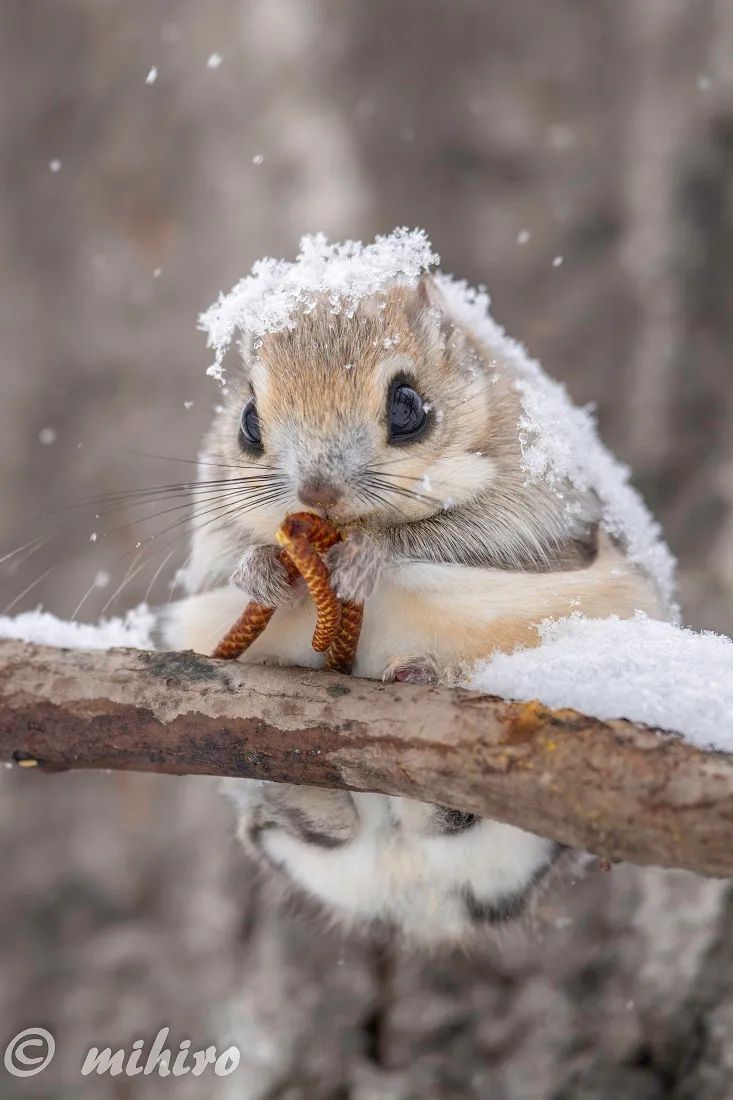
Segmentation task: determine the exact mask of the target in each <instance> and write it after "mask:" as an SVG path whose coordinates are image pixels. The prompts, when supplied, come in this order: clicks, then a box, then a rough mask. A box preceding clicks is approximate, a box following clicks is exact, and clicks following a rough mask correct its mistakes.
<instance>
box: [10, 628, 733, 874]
mask: <svg viewBox="0 0 733 1100" xmlns="http://www.w3.org/2000/svg"><path fill="white" fill-rule="evenodd" d="M0 758H3V759H4V760H6V761H15V762H16V763H18V764H21V765H24V766H26V767H28V766H36V765H37V766H39V767H41V768H44V769H52V770H59V769H66V768H123V769H130V770H133V771H156V772H166V773H169V774H175V775H189V774H196V775H220V776H238V777H247V778H257V779H269V780H274V781H275V782H280V783H304V784H308V785H311V786H319V787H345V788H349V789H351V790H368V791H379V792H382V793H384V794H392V795H405V796H407V797H410V798H416V799H420V800H422V801H428V802H437V803H440V804H442V805H447V806H452V807H454V808H456V809H461V810H467V811H472V812H474V813H477V814H480V815H482V816H485V817H493V818H497V819H498V820H500V821H506V822H509V823H510V824H512V825H518V826H521V827H522V828H524V829H527V830H529V831H531V832H536V833H540V834H542V835H545V836H549V837H553V838H554V839H556V840H559V841H562V842H563V843H565V844H569V845H572V846H573V847H576V848H583V849H586V850H588V851H591V852H594V853H596V854H597V855H599V856H602V857H605V858H608V859H625V860H629V861H631V862H632V863H642V864H656V865H658V866H667V867H685V868H689V869H690V870H693V871H697V872H699V873H701V874H706V875H714V876H733V755H725V754H722V753H704V752H700V751H699V750H697V749H695V748H693V747H691V746H690V745H687V744H685V743H684V742H682V741H681V740H679V739H677V738H674V737H672V736H670V735H663V734H662V735H660V733H659V732H657V731H653V730H649V729H646V728H645V727H638V726H634V725H632V724H631V723H629V722H626V721H612V722H600V721H598V720H597V719H595V718H587V717H585V716H583V715H581V714H578V713H576V712H575V711H571V710H562V711H552V710H549V709H548V708H546V707H544V706H541V705H540V704H538V703H512V702H507V701H505V700H502V699H497V698H494V697H493V696H488V695H479V694H477V693H475V692H469V691H463V690H460V689H452V688H432V687H428V688H426V687H416V686H410V685H407V684H381V683H378V682H375V681H372V680H359V679H352V678H347V677H345V676H341V675H339V674H338V673H328V672H321V671H314V670H309V669H300V668H290V669H285V668H271V667H265V666H261V665H246V664H240V663H238V662H231V663H225V662H221V661H214V660H211V659H210V658H207V657H200V656H197V655H195V654H192V653H152V652H145V651H141V652H138V651H136V650H124V649H118V650H109V651H96V652H85V651H81V650H58V649H48V648H45V647H40V646H34V645H26V644H24V643H22V642H13V641H2V642H0Z"/></svg>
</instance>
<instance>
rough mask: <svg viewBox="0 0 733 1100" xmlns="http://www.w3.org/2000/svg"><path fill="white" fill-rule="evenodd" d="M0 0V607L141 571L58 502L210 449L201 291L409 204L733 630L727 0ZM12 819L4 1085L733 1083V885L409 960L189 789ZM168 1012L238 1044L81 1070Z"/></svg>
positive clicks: (0, 888)
mask: <svg viewBox="0 0 733 1100" xmlns="http://www.w3.org/2000/svg"><path fill="white" fill-rule="evenodd" d="M0 13H1V15H2V33H1V34H0V141H1V143H2V154H1V156H2V162H1V170H2V191H1V193H0V271H1V272H2V288H3V289H2V295H0V363H1V364H2V391H1V392H2V400H1V401H0V458H1V461H0V487H1V494H2V495H1V498H0V499H2V502H3V507H2V511H1V512H0V558H2V557H3V554H5V553H7V552H8V551H10V550H12V549H13V548H14V547H16V546H17V545H19V544H21V543H23V542H24V541H25V540H26V539H29V538H31V537H34V536H35V535H36V534H39V533H46V534H48V535H53V536H54V537H53V538H52V539H51V540H50V541H49V543H48V544H47V545H45V546H43V547H42V548H41V549H40V550H39V551H38V552H37V553H36V554H34V555H33V556H32V557H31V558H29V559H28V560H27V561H22V560H21V559H22V557H23V555H19V556H17V555H16V556H15V557H13V558H12V559H10V560H9V561H7V562H5V563H4V564H3V565H0V596H1V597H2V599H0V607H2V606H4V605H5V604H11V603H13V601H15V600H16V598H17V597H18V596H19V595H20V594H21V593H22V592H23V591H24V589H25V588H26V587H27V586H28V585H34V587H32V588H31V589H30V590H29V591H28V592H27V593H26V594H25V595H24V596H23V597H22V598H21V599H20V600H19V601H18V602H17V603H16V604H15V605H14V610H15V611H17V610H20V609H21V608H28V607H33V606H35V605H36V604H37V603H39V602H43V604H44V605H45V606H47V607H49V608H50V609H52V610H54V611H56V612H57V613H59V614H61V615H69V614H71V613H72V612H73V610H74V609H75V607H76V606H77V604H78V602H79V600H80V599H81V597H82V596H83V595H84V593H85V592H86V591H87V589H88V588H89V586H90V584H91V583H92V581H93V579H94V577H95V575H96V573H97V570H99V569H100V568H102V567H104V568H105V569H108V570H109V572H110V573H111V574H112V581H111V585H110V586H108V587H107V588H106V589H104V590H103V591H102V590H100V591H95V592H93V593H92V595H91V596H90V597H89V599H88V600H87V602H86V604H85V605H84V608H83V613H82V617H85V616H86V617H88V618H95V617H96V615H98V614H99V612H100V610H101V608H102V605H103V604H104V603H106V601H107V600H108V599H109V598H110V596H112V595H113V594H114V592H115V589H116V587H117V585H118V583H119V582H120V581H121V580H123V579H124V577H125V574H126V571H127V570H128V569H130V563H131V562H132V561H134V562H135V563H137V564H139V562H138V559H137V558H135V550H136V543H137V542H138V541H140V540H141V539H144V538H145V537H146V535H148V534H150V533H152V532H153V531H155V530H156V526H155V521H150V520H149V521H148V522H147V523H144V524H142V525H139V524H136V523H134V522H133V521H134V520H135V519H136V518H137V517H139V516H140V513H139V512H134V511H128V510H126V509H123V510H121V511H120V512H118V513H116V514H115V515H114V516H111V517H103V519H102V521H97V520H95V517H94V511H95V508H94V507H93V508H92V509H91V512H90V511H89V510H86V511H81V512H77V511H70V512H65V511H58V510H59V509H60V508H63V507H64V506H65V505H66V504H68V503H70V502H72V501H75V500H78V499H80V498H83V497H85V496H90V495H92V494H98V493H106V492H110V491H114V490H119V489H128V488H136V487H141V486H145V485H154V484H162V483H166V482H169V481H177V480H183V479H185V478H187V477H188V476H190V472H191V470H192V469H193V468H192V467H190V466H188V465H186V464H185V462H181V463H176V462H171V461H169V460H170V459H174V458H175V459H182V460H189V461H190V460H191V459H193V458H195V455H196V452H197V446H198V441H199V438H200V436H201V434H202V432H203V431H204V430H205V428H206V425H207V421H208V417H209V415H210V410H211V407H212V405H213V404H215V403H216V401H217V392H216V387H215V384H214V383H213V382H211V381H210V380H208V379H206V377H205V373H204V370H205V367H206V365H207V364H208V362H209V355H208V353H207V351H206V349H205V346H204V340H203V337H202V335H201V334H200V333H199V332H197V331H196V327H195V325H196V316H197V314H198V312H199V311H200V310H201V309H203V308H205V307H206V306H207V305H208V304H209V302H210V301H211V300H212V299H213V298H214V297H215V296H216V294H217V293H218V291H219V290H220V289H228V288H229V287H230V285H231V284H232V283H233V282H234V281H235V280H236V279H237V278H238V277H239V276H241V275H242V274H244V273H245V271H246V270H247V269H248V268H249V266H250V265H251V263H252V262H253V261H254V260H255V259H257V258H258V257H260V256H261V255H265V254H270V255H283V256H288V257H289V256H292V255H293V254H294V253H295V251H296V250H297V242H298V238H299V236H300V235H301V234H302V233H304V232H309V231H315V230H323V231H324V232H325V233H326V234H328V235H329V236H330V237H332V238H334V239H342V238H343V237H346V236H350V237H358V238H362V239H365V238H370V237H372V236H373V235H374V234H375V233H377V232H387V231H389V230H391V229H392V228H393V227H394V226H395V225H402V224H406V225H410V226H412V225H420V226H423V227H425V228H426V229H427V230H428V232H429V233H430V235H431V237H432V240H433V243H434V245H435V246H436V248H437V249H438V251H439V252H440V253H441V255H442V257H443V267H444V269H445V270H448V271H451V272H453V273H455V274H456V275H459V276H463V277H467V278H468V279H469V280H471V281H473V282H480V283H485V284H486V285H487V286H488V288H489V291H490V293H491V295H492V299H493V307H494V313H495V316H496V317H497V319H498V320H499V321H500V322H501V323H503V324H504V325H505V326H506V327H507V328H508V330H509V331H510V332H511V333H512V334H513V335H515V336H516V337H518V338H519V339H521V340H523V341H524V342H525V343H526V344H527V345H528V347H529V349H530V351H531V352H532V353H533V354H535V355H536V356H538V357H539V358H540V359H541V361H542V362H543V363H544V365H545V367H546V369H547V370H548V371H549V372H550V373H552V374H553V375H554V376H556V377H558V378H561V379H562V380H563V381H565V382H566V383H567V384H568V387H569V389H570V391H571V394H572V395H573V397H574V398H575V400H576V401H578V402H582V403H585V402H596V403H597V406H598V416H599V421H600V425H601V429H602V433H603V435H604V438H605V439H606V441H607V442H608V443H609V444H610V446H611V447H612V448H613V449H614V450H615V452H616V453H617V454H618V455H619V456H621V457H622V458H623V459H624V460H625V461H627V462H628V463H629V464H630V465H631V466H632V468H633V470H634V475H635V481H636V484H637V485H638V486H639V487H640V488H641V489H642V491H643V492H644V493H645V495H646V497H647V499H648V501H649V503H650V504H651V506H652V507H653V509H654V510H655V512H656V514H657V515H658V517H659V518H660V520H661V521H662V523H663V525H664V527H665V530H666V533H667V536H668V539H669V541H670V543H671V546H672V548H673V550H674V552H675V553H676V554H677V555H678V557H679V560H680V592H681V599H682V604H683V610H684V614H685V619H686V621H687V622H688V623H689V624H691V625H694V626H697V627H710V628H713V629H716V630H722V631H727V632H731V631H732V630H733V431H732V430H731V424H732V423H733V373H732V370H731V353H732V350H733V309H732V308H731V307H732V306H733V300H732V298H733V248H732V247H731V246H732V245H733V173H732V169H733V3H731V0H596V2H594V3H592V4H589V3H579V2H578V0H551V2H548V0H512V2H511V3H508V2H499V0H496V2H488V0H483V2H480V0H454V2H448V0H443V2H441V0H391V2H390V0H370V2H362V3H359V2H357V0H341V2H336V0H330V2H329V0H210V2H208V3H204V2H202V0H176V2H173V0H127V2H121V0H117V2H113V0H0ZM219 59H220V60H219ZM153 67H155V68H156V69H157V78H156V79H155V81H154V82H152V83H148V82H146V78H147V77H148V73H149V72H150V70H151V69H152V68H153ZM556 257H562V263H561V264H559V265H553V259H554V258H556ZM191 402H193V404H192V405H191V404H190V403H191ZM187 406H188V407H187ZM139 452H149V453H153V454H155V455H159V456H165V460H164V459H163V458H146V457H144V456H143V455H142V454H140V453H139ZM143 514H144V513H143ZM178 515H179V513H173V514H172V515H169V516H167V517H165V523H164V522H163V521H162V520H158V521H157V523H158V524H159V525H160V526H164V525H167V524H169V523H172V522H174V521H175V520H176V518H177V516H178ZM115 528H121V530H117V531H116V533H115V532H114V529H115ZM105 530H106V531H108V532H110V533H109V534H108V535H107V537H106V538H102V537H101V535H102V534H103V532H104V531H105ZM93 531H97V532H98V534H99V535H100V537H99V538H98V540H97V541H96V542H93V543H90V542H89V536H90V535H91V533H92V532H93ZM179 531H180V529H179ZM153 550H155V553H156V554H158V556H157V557H156V556H155V555H154V554H153V553H152V552H151V554H150V556H149V558H146V559H145V561H144V567H143V568H142V569H141V571H140V573H138V574H137V575H135V576H133V577H132V578H131V580H130V582H129V584H127V585H126V587H125V588H124V590H123V591H122V592H121V593H120V594H119V596H118V597H117V599H116V600H115V602H114V603H113V604H112V605H111V608H110V609H111V610H112V611H120V610H123V609H124V608H125V607H130V606H132V605H133V604H134V603H135V602H137V601H138V600H139V599H141V598H142V597H143V595H145V593H146V591H147V590H148V586H149V584H150V582H151V579H153V577H154V575H155V570H156V569H157V567H158V566H159V565H161V563H162V562H163V559H164V555H163V554H162V553H158V550H157V547H154V548H153ZM166 553H167V550H166ZM184 555H185V550H184V543H183V541H182V540H181V541H180V542H179V543H178V544H176V548H175V553H174V555H173V557H172V558H171V560H170V561H169V562H168V563H167V564H165V565H164V566H163V568H162V570H161V572H160V574H159V575H158V578H157V580H155V583H154V586H153V590H152V593H151V595H152V598H153V599H154V600H156V599H163V598H166V596H167V594H168V588H167V582H168V581H169V579H170V577H171V575H172V571H173V569H174V567H175V566H176V565H177V564H180V562H181V560H182V559H183V557H184ZM137 564H136V565H135V568H136V567H137ZM46 570H51V572H49V573H48V574H47V575H46V576H45V577H44V576H43V575H44V573H45V571H46ZM39 577H40V578H42V579H41V580H40V581H39V582H38V583H35V584H34V582H36V581H37V580H38V578H39ZM0 833H1V835H2V843H3V852H4V855H5V864H4V868H3V875H2V880H1V885H0V920H1V921H2V936H1V937H0V964H1V965H2V974H1V976H0V1041H3V1042H4V1041H5V1039H6V1037H9V1036H11V1035H12V1034H13V1033H14V1032H15V1031H17V1030H19V1028H20V1027H21V1026H30V1025H31V1024H38V1023H41V1024H43V1023H45V1025H46V1026H48V1027H50V1028H51V1030H52V1031H53V1032H54V1034H55V1035H56V1038H57V1044H58V1052H57V1056H56V1059H55V1062H54V1064H53V1066H52V1067H51V1068H50V1069H49V1070H48V1071H46V1073H45V1074H44V1075H43V1077H42V1078H39V1079H37V1080H36V1079H31V1080H29V1081H27V1082H23V1081H21V1080H16V1079H12V1078H10V1077H8V1076H7V1075H5V1076H3V1074H4V1071H3V1069H2V1068H1V1067H0V1095H2V1096H3V1097H10V1098H13V1097H15V1096H19V1097H20V1096H49V1097H54V1098H56V1097H59V1098H65V1097H67V1096H69V1097H71V1096H73V1097H76V1096H79V1095H89V1096H94V1097H105V1098H106V1097H111V1098H112V1097H114V1098H123V1097H148V1096H150V1097H154V1096H158V1095H162V1094H164V1093H165V1094H167V1095H175V1096H177V1097H178V1096H180V1097H188V1096H191V1097H199V1096H201V1097H204V1096H205V1097H210V1096H213V1097H226V1098H228V1097H246V1098H250V1097H251V1098H253V1100H254V1098H257V1100H259V1098H273V1100H274V1098H276V1097H277V1098H280V1097H282V1098H283V1100H299V1098H301V1097H302V1098H304V1100H321V1098H322V1100H391V1098H394V1100H409V1098H412V1097H415V1098H417V1097H420V1098H421V1100H425V1098H432V1097H435V1098H437V1100H442V1098H446V1100H448V1098H450V1100H452V1098H454V1097H455V1098H456V1100H457V1098H459V1097H461V1098H464V1097H474V1096H475V1097H481V1098H486V1100H489V1098H490V1100H504V1098H507V1100H534V1098H537V1100H540V1098H543V1100H544V1098H546V1097H547V1098H550V1097H552V1098H554V1100H565V1098H567V1100H572V1098H576V1097H577V1098H578V1100H581V1098H587V1097H591V1098H592V1097H604V1098H606V1097H607V1098H608V1100H619V1098H620V1097H624V1098H625V1100H626V1098H628V1100H634V1098H636V1097H639V1098H644V1100H646V1098H650V1100H655V1098H656V1097H661V1096H674V1097H677V1098H678V1100H686V1098H688V1097H689V1098H693V1097H695V1098H699V1097H702V1098H704V1100H707V1098H711V1100H730V1097H731V1096H733V1086H732V1085H731V1080H733V1040H731V1035H732V1034H733V990H732V989H731V978H730V973H731V964H733V942H732V938H733V904H732V903H731V899H730V893H729V891H728V888H727V886H726V885H725V884H719V883H712V882H707V883H706V882H703V881H701V880H697V879H695V878H694V877H693V876H690V875H684V874H675V873H665V872H658V871H645V872H640V871H635V870H633V869H631V868H617V869H615V870H614V872H613V873H612V874H611V875H609V876H604V875H601V874H599V873H593V874H591V875H590V876H589V877H588V878H587V879H586V880H585V881H584V882H583V883H581V884H578V885H573V884H572V883H570V882H564V883H559V884H557V885H556V886H555V888H554V889H553V890H552V891H551V893H550V894H549V895H548V896H547V898H546V899H545V900H544V901H543V903H542V904H541V905H540V907H539V910H538V913H537V914H536V917H535V920H534V922H533V924H532V926H531V927H529V928H528V929H525V930H524V931H522V932H517V933H513V934H511V935H510V936H506V937H503V938H502V940H501V941H500V942H499V943H498V944H494V945H493V946H489V947H487V950H486V952H485V953H483V954H481V955H480V957H479V958H478V959H476V958H474V959H471V960H466V959H463V958H458V957H455V956H450V957H447V958H438V959H435V960H430V961H425V960H420V959H419V958H417V957H415V956H413V955H411V954H410V953H409V952H407V951H405V950H404V949H403V948H397V947H395V946H394V945H389V944H385V943H384V942H382V941H378V940H370V939H361V940H354V939H347V938H344V937H342V936H340V935H339V934H337V933H333V932H330V931H326V930H324V928H323V927H322V925H321V924H319V922H318V921H317V920H314V919H313V918H312V916H311V915H309V914H308V913H306V912H304V910H303V907H302V906H296V905H292V904H291V905H288V906H282V905H274V904H273V900H272V897H271V893H272V887H271V885H270V884H268V883H262V882H259V881H257V880H256V879H255V878H254V877H253V875H252V872H251V869H250V868H249V867H248V866H247V865H246V863H245V861H244V857H243V856H242V855H241V854H240V852H239V850H238V849H237V847H236V846H235V844H234V842H233V840H232V839H231V821H230V819H229V814H228V809H227V806H226V804H225V803H224V802H223V800H222V799H220V797H219V796H218V794H217V791H216V789H215V786H214V785H212V784H211V783H209V782H208V781H204V780H185V781H175V780H165V779H162V778H155V777H150V776H132V775H131V776H120V775H117V776H105V775H100V776H96V775H94V776H93V775H89V776H58V777H53V778H48V777H34V776H29V775H27V774H15V773H12V774H11V773H8V774H7V775H3V776H2V796H1V798H0ZM163 1024H166V1025H168V1026H170V1028H171V1038H172V1039H173V1040H174V1045H175V1046H177V1044H178V1042H180V1040H181V1039H182V1038H191V1039H192V1042H193V1046H194V1047H196V1046H204V1045H206V1044H207V1043H209V1042H216V1044H217V1045H218V1046H219V1048H220V1049H221V1048H223V1047H224V1046H226V1045H227V1043H228V1042H236V1043H237V1044H238V1045H239V1046H240V1047H241V1049H242V1065H241V1066H240V1069H239V1070H238V1071H237V1072H236V1073H235V1074H234V1075H233V1076H232V1077H230V1078H227V1079H222V1080H219V1079H216V1078H214V1077H212V1076H209V1077H206V1076H205V1077H202V1078H200V1079H198V1080H197V1081H193V1080H192V1079H190V1078H180V1079H176V1080H175V1081H173V1082H172V1083H171V1081H170V1080H158V1079H150V1078H142V1077H141V1078H134V1079H127V1078H117V1079H99V1080H97V1081H95V1082H83V1081H82V1080H81V1079H80V1077H79V1072H78V1067H79V1065H80V1063H81V1061H82V1059H83V1055H84V1053H85V1052H86V1049H87V1047H88V1046H89V1045H91V1044H92V1043H93V1042H102V1043H112V1044H115V1043H117V1044H120V1043H123V1042H126V1043H128V1045H129V1043H130V1042H131V1041H132V1038H135V1037H144V1038H146V1039H147V1040H152V1037H153V1036H154V1034H155V1032H156V1031H157V1029H158V1027H160V1026H162V1025H163ZM39 1082H40V1084H39Z"/></svg>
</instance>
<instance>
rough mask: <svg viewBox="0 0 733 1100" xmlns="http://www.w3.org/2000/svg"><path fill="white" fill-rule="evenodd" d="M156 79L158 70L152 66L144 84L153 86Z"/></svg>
mask: <svg viewBox="0 0 733 1100" xmlns="http://www.w3.org/2000/svg"><path fill="white" fill-rule="evenodd" d="M157 79H158V68H157V66H156V65H153V67H152V69H150V71H149V72H148V75H147V76H146V77H145V83H146V84H155V81H156V80H157Z"/></svg>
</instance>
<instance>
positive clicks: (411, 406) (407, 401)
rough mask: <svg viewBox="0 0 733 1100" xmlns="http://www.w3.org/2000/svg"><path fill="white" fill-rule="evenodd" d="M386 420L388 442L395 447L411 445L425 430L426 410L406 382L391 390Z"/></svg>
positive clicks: (417, 394) (419, 398)
mask: <svg viewBox="0 0 733 1100" xmlns="http://www.w3.org/2000/svg"><path fill="white" fill-rule="evenodd" d="M387 419H388V422H389V441H390V443H393V444H395V445H396V446H399V445H400V444H402V443H412V441H413V440H415V439H417V438H418V436H420V435H422V433H423V431H424V430H425V425H426V424H427V422H428V413H427V409H426V408H425V406H424V405H423V401H422V398H421V397H420V394H419V393H417V392H416V391H415V390H413V388H412V386H408V385H407V383H406V382H401V383H399V384H398V385H396V386H395V387H394V389H393V390H392V395H391V397H390V402H389V409H388V414H387Z"/></svg>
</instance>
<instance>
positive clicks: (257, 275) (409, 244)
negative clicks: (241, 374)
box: [199, 229, 440, 379]
mask: <svg viewBox="0 0 733 1100" xmlns="http://www.w3.org/2000/svg"><path fill="white" fill-rule="evenodd" d="M439 259H440V257H439V256H438V255H437V254H436V253H435V252H433V249H432V246H431V244H430V241H429V240H428V237H427V234H426V233H425V232H424V231H423V230H421V229H414V230H409V229H396V230H395V231H394V233H392V234H390V235H389V236H384V237H377V238H376V240H375V241H374V242H373V243H371V244H366V245H364V244H362V243H361V241H344V243H343V244H330V243H329V242H328V240H327V239H326V237H325V236H324V235H323V234H322V233H316V234H314V235H312V236H307V237H303V238H302V240H301V242H300V252H299V253H298V255H297V257H296V258H295V260H294V261H293V262H288V261H287V260H274V259H269V258H268V259H264V260H258V261H257V263H256V264H254V266H253V267H252V270H251V272H250V274H249V275H246V276H245V277H244V278H243V279H241V280H240V281H239V282H238V283H237V284H236V286H234V287H233V288H232V290H230V291H229V293H228V294H220V295H219V299H218V301H216V302H215V303H214V305H212V306H211V307H210V308H209V309H208V310H207V311H206V312H205V313H202V314H201V316H200V318H199V327H200V328H202V329H203V330H204V331H205V332H206V333H207V334H208V346H209V347H210V348H213V349H214V362H213V364H212V365H211V367H209V374H212V375H213V376H214V377H215V378H219V379H222V378H223V370H222V361H223V358H224V355H225V353H226V351H227V348H228V347H229V346H230V344H231V342H232V340H233V339H235V337H236V336H237V335H241V334H243V333H249V334H251V335H252V336H253V337H254V338H255V340H257V339H261V338H262V337H263V336H264V335H265V334H266V333H268V332H276V331H277V330H278V329H282V328H289V327H291V326H292V324H293V322H294V319H295V315H296V313H297V311H298V310H299V309H301V308H302V307H305V308H306V309H313V307H314V306H315V304H316V299H317V297H318V296H319V295H321V294H326V295H327V296H328V298H329V301H330V303H331V307H332V309H333V312H334V313H339V312H341V310H346V312H347V313H348V314H350V315H351V314H353V313H354V311H355V309H356V307H357V306H358V304H359V302H360V301H361V300H362V299H363V298H366V297H368V296H369V295H371V294H376V293H378V292H379V291H384V290H386V289H387V287H388V286H389V285H390V284H391V283H393V282H394V281H395V280H397V279H400V280H404V281H406V282H408V283H416V282H417V280H418V278H419V276H420V275H421V273H422V272H423V271H426V270H427V269H428V268H429V267H430V266H431V265H432V264H435V263H438V261H439Z"/></svg>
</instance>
